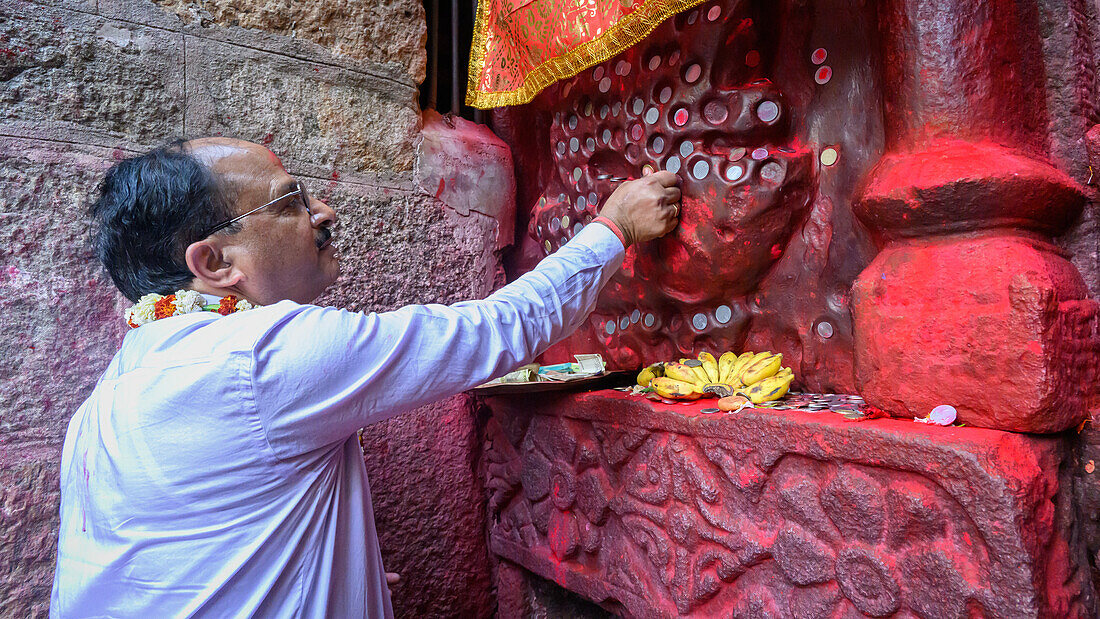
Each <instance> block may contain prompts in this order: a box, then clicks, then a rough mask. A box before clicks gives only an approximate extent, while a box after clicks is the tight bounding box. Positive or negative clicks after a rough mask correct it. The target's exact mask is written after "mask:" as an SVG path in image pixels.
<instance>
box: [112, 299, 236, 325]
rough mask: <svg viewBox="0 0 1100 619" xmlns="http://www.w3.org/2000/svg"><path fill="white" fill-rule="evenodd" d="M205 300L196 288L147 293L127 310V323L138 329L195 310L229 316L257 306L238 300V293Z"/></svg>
mask: <svg viewBox="0 0 1100 619" xmlns="http://www.w3.org/2000/svg"><path fill="white" fill-rule="evenodd" d="M203 301H205V299H203V296H202V294H201V293H198V292H195V291H194V290H177V291H176V293H175V294H170V295H167V296H166V295H163V294H156V293H153V294H147V295H145V296H143V297H141V298H140V299H138V302H137V303H136V304H135V305H134V306H133V307H131V308H130V309H128V310H126V324H128V325H130V327H131V328H134V329H136V328H138V327H140V326H141V325H144V324H148V323H150V322H153V321H154V320H160V319H161V318H168V317H169V316H179V315H181V314H192V313H194V312H217V313H219V314H221V315H222V316H228V315H229V314H232V313H233V312H241V311H244V310H250V309H252V308H254V307H256V306H255V305H253V304H251V303H249V302H248V301H245V300H244V299H239V300H238V299H237V295H232V294H230V295H226V296H224V297H222V298H221V299H220V300H219V301H218V302H217V303H206V304H204V303H203Z"/></svg>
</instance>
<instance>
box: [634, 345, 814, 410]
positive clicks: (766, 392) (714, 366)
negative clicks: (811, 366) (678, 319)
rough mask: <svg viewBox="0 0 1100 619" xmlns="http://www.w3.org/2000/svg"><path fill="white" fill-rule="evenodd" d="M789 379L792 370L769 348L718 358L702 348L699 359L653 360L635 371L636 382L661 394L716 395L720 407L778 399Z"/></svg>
mask: <svg viewBox="0 0 1100 619" xmlns="http://www.w3.org/2000/svg"><path fill="white" fill-rule="evenodd" d="M792 380H794V372H792V371H791V368H786V367H783V355H782V354H773V353H770V352H761V353H753V352H745V353H742V354H740V355H738V354H737V353H734V352H727V353H723V354H722V356H721V357H719V358H717V359H715V358H714V355H712V354H711V353H709V352H702V353H699V358H698V359H680V361H679V362H678V363H677V362H672V361H670V362H667V363H654V364H653V365H651V366H649V367H647V368H645V369H644V370H642V371H641V372H639V373H638V385H640V386H642V387H648V388H650V389H652V390H653V392H654V393H656V394H657V395H659V396H661V397H664V398H670V399H674V400H695V399H698V398H701V397H704V396H716V397H718V398H721V400H719V402H718V403H719V408H721V409H723V410H738V409H740V408H744V407H745V406H746V405H748V403H749V402H752V403H753V404H763V403H764V402H771V401H773V400H778V399H779V398H782V397H783V396H784V395H786V394H787V389H789V388H790V386H791V381H792Z"/></svg>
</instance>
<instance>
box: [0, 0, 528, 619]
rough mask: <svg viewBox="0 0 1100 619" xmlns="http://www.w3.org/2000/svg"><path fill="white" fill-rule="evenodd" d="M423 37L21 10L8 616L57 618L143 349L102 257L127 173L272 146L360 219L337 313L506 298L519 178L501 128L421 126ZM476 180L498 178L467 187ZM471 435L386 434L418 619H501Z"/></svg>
mask: <svg viewBox="0 0 1100 619" xmlns="http://www.w3.org/2000/svg"><path fill="white" fill-rule="evenodd" d="M424 32H425V26H424V12H423V7H422V5H421V3H420V2H419V1H418V0H387V1H382V2H351V1H343V2H331V1H326V0H307V1H303V2H292V3H288V2H285V1H275V0H243V1H241V0H213V1H202V2H200V1H194V2H188V1H186V0H157V2H155V3H154V2H151V1H149V0H67V1H65V0H56V1H54V0H38V1H35V2H25V1H18V0H0V566H3V569H0V615H2V616H12V617H35V616H45V615H46V613H47V611H48V603H49V592H50V586H51V582H52V577H53V576H52V572H53V565H54V560H55V557H54V554H55V552H56V535H57V529H56V528H57V505H58V488H57V486H58V479H57V476H58V461H59V458H60V450H61V444H62V441H63V439H64V432H65V427H66V424H67V421H68V419H69V417H70V416H71V414H72V412H73V411H74V410H75V409H76V407H77V406H78V405H79V403H80V402H81V401H82V400H83V398H84V397H86V395H87V394H88V392H89V391H90V390H91V388H92V386H93V385H94V382H95V380H96V378H97V377H98V375H99V373H100V372H101V370H102V369H103V368H104V367H105V366H106V364H107V362H108V361H109V360H110V358H111V356H112V355H113V354H114V352H115V351H116V350H117V347H118V344H119V342H120V341H121V338H122V336H123V335H124V331H125V325H124V323H123V322H122V319H121V313H122V311H123V309H124V308H125V307H127V306H128V302H127V301H126V300H125V299H123V298H122V297H121V295H119V294H118V293H117V292H116V291H115V290H114V288H113V286H112V285H111V283H110V280H109V278H107V276H106V274H105V273H104V272H103V271H102V269H101V268H100V266H99V265H98V263H96V262H95V261H94V259H93V258H92V257H91V255H90V253H89V252H88V250H87V249H86V248H85V246H84V240H85V233H86V225H85V223H84V219H83V212H84V208H85V205H86V203H87V201H88V199H89V197H90V196H92V195H93V193H94V191H95V188H96V186H97V184H98V182H99V180H100V179H101V178H102V174H103V173H104V171H105V170H106V169H107V168H108V167H109V166H110V165H111V164H112V163H114V162H115V161H118V160H119V159H121V158H125V157H128V156H132V155H134V154H137V153H140V152H143V151H145V150H146V149H148V148H150V147H152V146H155V145H158V144H160V143H162V142H164V141H166V140H168V139H170V138H174V137H198V136H202V135H226V136H232V137H239V138H242V139H246V140H251V141H255V142H259V143H262V144H265V145H267V146H268V147H269V148H271V149H272V151H274V152H275V154H276V155H278V156H280V157H281V158H282V159H283V161H284V163H285V164H286V167H287V169H288V170H289V171H290V172H291V173H292V174H296V175H298V176H300V177H303V178H306V179H307V180H309V181H311V182H312V186H313V188H314V189H313V190H314V192H315V193H317V194H318V195H319V197H321V198H322V199H325V200H326V201H328V202H329V204H330V205H332V206H333V207H334V208H335V209H336V211H337V213H338V215H339V217H340V224H339V227H338V230H337V238H340V239H342V241H341V245H342V251H341V253H342V254H343V255H344V256H345V259H344V275H343V276H342V277H341V280H340V281H339V282H338V284H337V286H336V287H334V289H332V290H331V291H330V292H329V293H327V294H326V296H325V297H324V298H323V299H322V301H321V302H322V303H326V304H333V305H340V306H344V307H348V308H351V309H357V310H384V309H391V308H395V307H398V306H400V305H403V304H406V303H413V302H451V301H458V300H461V299H464V298H468V297H480V296H484V295H485V294H487V293H488V292H489V291H490V290H491V288H492V287H493V286H494V285H496V284H497V283H498V282H499V274H498V273H499V260H498V256H497V252H498V251H499V250H500V249H501V247H502V244H503V243H506V242H508V240H510V239H511V238H512V230H511V219H510V213H511V208H512V200H513V198H512V195H513V194H510V193H509V191H512V192H513V193H514V184H512V179H511V160H510V157H509V155H508V152H507V149H506V148H505V147H504V146H503V144H501V143H500V142H499V140H496V138H495V137H494V136H492V134H491V133H488V132H487V131H486V130H484V128H481V127H477V126H473V125H469V124H462V123H460V124H459V125H457V126H452V125H451V124H448V123H447V122H445V121H442V120H440V119H438V117H433V118H430V119H429V120H428V121H427V122H425V121H424V120H422V115H421V113H420V110H419V109H418V107H417V84H418V82H419V81H421V80H422V79H423V76H424V58H425V55H424ZM441 153H442V155H441ZM448 153H449V155H448ZM444 155H446V156H444ZM473 169H476V170H477V175H478V176H479V177H482V176H483V175H485V174H486V173H487V172H488V173H489V177H490V178H489V181H488V182H481V185H480V188H475V189H470V185H469V184H467V185H465V186H464V185H463V184H462V183H461V182H460V183H457V184H456V182H455V181H456V179H458V180H461V179H463V178H464V175H466V174H469V173H470V170H473ZM445 180H446V181H448V182H449V183H450V184H449V185H448V183H447V182H444V181H445ZM445 185H448V187H449V189H448V190H446V191H444V186H445ZM474 185H476V183H475V184H474ZM464 187H465V188H464ZM478 192H481V193H478ZM470 203H477V204H479V205H480V206H479V207H478V208H476V209H471V208H469V204H470ZM471 419H472V418H471V417H470V410H469V407H468V406H467V403H466V400H465V399H464V398H461V397H459V398H453V399H451V400H448V401H446V402H442V403H440V404H438V405H435V406H429V407H425V408H424V409H421V410H419V411H417V412H416V413H414V414H412V415H409V416H405V417H402V418H398V419H395V420H392V421H391V422H388V423H385V424H379V425H378V426H376V427H372V428H369V429H368V430H367V434H366V439H365V440H364V444H365V445H366V446H367V449H368V453H367V463H368V467H369V468H370V472H371V476H372V490H373V492H374V494H375V497H376V502H377V507H376V515H377V518H378V519H379V521H380V523H381V526H380V529H381V530H382V531H383V538H382V546H383V555H384V559H385V562H386V565H387V568H388V569H396V570H399V571H402V572H403V573H402V578H403V579H402V582H401V584H399V585H397V586H396V587H395V588H394V592H393V593H394V604H395V610H396V611H397V613H398V614H399V615H403V616H432V615H435V616H451V615H453V614H454V613H455V612H459V613H460V614H464V615H484V614H488V613H490V612H491V605H492V596H491V593H490V591H489V584H488V575H487V570H488V561H487V557H486V553H485V549H484V538H483V531H484V526H483V524H484V523H483V520H482V518H483V516H482V514H483V513H484V509H483V507H481V506H480V504H479V500H480V499H479V492H478V491H477V490H476V486H475V485H474V484H475V478H474V475H473V469H472V465H471V462H473V460H474V458H473V456H472V455H471V453H472V450H473V449H475V448H476V443H477V441H476V439H475V438H474V434H475V433H474V429H473V422H472V421H471ZM435 446H442V447H440V448H438V449H436V448H432V449H429V447H435ZM432 471H435V472H441V474H437V475H431V474H430V473H431V472H432ZM430 483H434V484H435V485H434V486H433V485H427V486H426V485H425V484H430ZM423 514H431V519H430V522H431V527H428V528H425V526H424V521H423Z"/></svg>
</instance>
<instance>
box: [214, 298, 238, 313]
mask: <svg viewBox="0 0 1100 619" xmlns="http://www.w3.org/2000/svg"><path fill="white" fill-rule="evenodd" d="M235 311H237V295H233V294H230V295H226V296H224V297H222V300H221V303H219V304H218V313H219V314H221V315H222V316H228V315H230V314H232V313H233V312H235Z"/></svg>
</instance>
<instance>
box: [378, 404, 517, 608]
mask: <svg viewBox="0 0 1100 619" xmlns="http://www.w3.org/2000/svg"><path fill="white" fill-rule="evenodd" d="M360 440H361V442H362V444H363V455H364V458H365V460H366V464H367V472H368V474H369V476H370V481H371V488H372V496H373V500H374V515H375V522H376V524H377V527H378V535H379V543H380V544H381V548H382V560H383V563H384V564H385V566H386V570H387V571H390V572H398V573H400V574H401V582H399V583H398V584H397V585H395V586H393V587H391V589H390V590H391V593H392V596H393V608H394V613H395V615H396V616H398V617H417V618H421V617H423V618H429V617H488V616H491V615H492V614H493V609H494V606H495V602H494V600H493V596H492V593H491V583H490V578H489V557H488V552H487V549H486V544H485V537H484V536H485V528H486V523H485V508H484V497H483V496H482V495H481V492H480V489H479V488H480V486H479V484H478V481H477V473H476V466H475V462H476V456H475V453H476V448H477V444H478V434H477V427H476V424H475V423H474V417H473V415H472V414H471V412H470V406H469V403H468V402H467V400H466V397H465V396H456V397H454V398H450V399H448V400H444V401H442V402H439V403H437V404H433V405H431V406H425V407H423V408H420V409H417V410H415V411H412V412H409V413H405V414H403V415H400V416H398V417H394V418H393V419H390V420H388V421H384V422H382V423H378V424H375V425H372V426H369V427H367V428H365V429H364V430H363V433H362V435H361V439H360Z"/></svg>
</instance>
